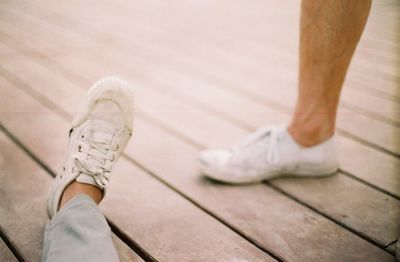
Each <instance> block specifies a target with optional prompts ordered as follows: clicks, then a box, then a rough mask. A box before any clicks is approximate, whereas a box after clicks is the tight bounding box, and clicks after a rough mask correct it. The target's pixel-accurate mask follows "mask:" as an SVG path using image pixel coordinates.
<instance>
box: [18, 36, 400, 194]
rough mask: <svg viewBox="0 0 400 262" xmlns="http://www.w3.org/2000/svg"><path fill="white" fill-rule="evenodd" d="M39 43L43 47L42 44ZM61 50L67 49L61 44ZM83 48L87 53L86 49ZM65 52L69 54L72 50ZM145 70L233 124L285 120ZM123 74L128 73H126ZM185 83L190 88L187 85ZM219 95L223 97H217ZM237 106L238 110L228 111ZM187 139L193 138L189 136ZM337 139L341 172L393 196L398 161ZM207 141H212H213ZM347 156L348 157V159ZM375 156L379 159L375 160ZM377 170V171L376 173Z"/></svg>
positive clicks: (163, 72)
mask: <svg viewBox="0 0 400 262" xmlns="http://www.w3.org/2000/svg"><path fill="white" fill-rule="evenodd" d="M23 36H25V37H26V35H21V34H18V37H19V38H23ZM68 36H69V39H70V42H71V41H72V42H73V43H74V44H75V45H78V46H79V45H81V46H86V45H88V46H90V49H93V46H96V45H95V44H93V45H90V44H86V43H84V42H83V43H82V42H79V41H77V40H75V38H73V37H72V36H70V35H68ZM43 38H45V36H43ZM28 39H29V38H28ZM27 42H34V43H36V44H38V46H35V47H34V48H36V49H37V50H40V49H46V50H49V49H50V47H49V46H48V45H46V44H45V43H48V42H49V41H44V42H40V39H36V40H35V41H33V40H27ZM14 44H16V43H14ZM43 44H44V46H45V48H44V47H43ZM70 44H71V43H70ZM56 48H57V50H60V49H61V50H62V49H63V45H62V44H59V45H57V47H56ZM64 49H67V48H66V47H64ZM85 51H86V52H87V50H86V49H85ZM66 52H67V53H69V52H72V51H66ZM74 52H76V51H74ZM113 56H115V55H113ZM128 57H129V56H128ZM63 59H67V60H68V59H72V60H76V59H77V58H74V57H67V58H63ZM92 59H95V56H93V58H92ZM129 60H130V62H131V63H130V64H129V65H127V67H129V68H130V67H132V64H136V63H137V64H138V66H137V68H146V67H145V65H142V64H141V61H140V60H139V61H137V59H136V60H134V59H133V58H130V59H129ZM69 63H70V62H69ZM75 63H76V64H77V65H71V66H70V67H71V68H75V67H76V66H79V64H82V65H81V67H82V68H83V69H82V70H85V68H87V67H93V66H92V65H90V64H88V62H87V61H86V62H85V61H82V59H80V60H79V61H75ZM105 63H106V62H105ZM120 69H121V68H120ZM135 69H136V67H135ZM125 71H126V70H125ZM146 71H148V72H154V73H153V74H151V75H150V76H151V77H152V79H154V78H159V79H160V81H163V83H162V84H156V85H152V87H155V88H157V87H158V88H159V89H160V91H163V90H165V88H166V87H168V91H173V92H174V95H180V97H182V99H184V100H188V98H189V99H190V100H192V103H193V102H195V103H196V104H197V105H199V104H200V105H203V107H207V108H209V109H211V110H212V111H213V113H214V114H215V113H216V112H217V113H218V112H219V113H221V112H222V113H223V114H224V117H225V118H227V115H228V118H230V119H232V120H233V122H234V123H240V124H241V125H243V126H245V127H248V128H249V129H254V128H256V127H258V126H260V125H263V124H264V123H266V122H270V123H274V122H275V123H277V122H278V123H279V122H280V121H285V122H287V121H288V116H287V115H285V114H282V113H280V112H275V111H274V110H272V109H270V108H268V107H267V106H265V105H262V104H259V103H254V101H252V100H251V99H247V98H246V97H243V96H237V95H235V94H231V93H230V92H226V91H225V90H223V89H219V87H218V86H216V85H212V84H209V83H207V82H204V81H199V80H195V79H192V78H188V77H186V76H184V75H182V74H179V73H176V72H174V71H171V70H167V69H158V68H157V70H154V69H148V70H146ZM89 73H90V72H89ZM127 74H130V73H129V72H128V73H127ZM136 76H137V74H136ZM88 78H90V79H93V80H94V79H95V76H89V77H88ZM142 78H143V77H142ZM188 86H190V87H192V88H187V87H188ZM175 91H176V92H175ZM182 95H183V96H182ZM222 97H223V99H220V98H222ZM144 98H147V100H148V99H151V96H144ZM239 105H240V108H241V110H239V111H238V110H232V109H233V108H236V107H237V106H239ZM191 139H192V140H193V137H192V138H191ZM339 140H340V141H339V142H340V143H339V144H340V146H341V148H344V149H343V150H339V152H340V154H339V156H340V158H341V166H342V168H343V169H344V170H345V171H347V172H350V173H352V174H355V175H356V176H358V177H360V178H362V179H364V180H366V181H369V182H370V183H372V184H374V185H376V186H378V187H380V188H383V189H384V190H387V191H389V192H391V193H392V194H395V195H397V196H399V195H400V191H399V190H400V186H399V184H398V183H397V181H399V180H398V174H399V173H400V166H399V165H400V162H399V161H398V160H397V159H396V158H394V157H391V156H387V155H385V154H382V153H380V152H378V151H376V150H373V149H370V148H368V147H367V146H364V145H362V144H358V143H354V142H353V141H351V140H350V139H347V138H345V137H339ZM208 142H213V140H211V141H208ZM221 144H222V143H221ZM226 144H228V143H226ZM226 144H225V145H226ZM206 146H216V144H215V143H214V144H213V143H209V144H206ZM348 156H352V157H351V158H349V157H348ZM378 159H379V161H377V160H378ZM381 163H385V165H381ZM378 170H379V172H377V171H378ZM382 174H384V175H382Z"/></svg>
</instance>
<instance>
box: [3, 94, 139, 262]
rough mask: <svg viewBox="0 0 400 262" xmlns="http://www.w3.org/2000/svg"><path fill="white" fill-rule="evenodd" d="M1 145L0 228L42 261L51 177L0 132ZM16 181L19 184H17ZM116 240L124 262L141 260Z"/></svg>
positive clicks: (30, 256)
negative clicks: (47, 196)
mask: <svg viewBox="0 0 400 262" xmlns="http://www.w3.org/2000/svg"><path fill="white" fill-rule="evenodd" d="M1 93H2V94H3V92H1ZM1 109H2V110H1V111H2V113H4V109H3V108H1ZM0 145H1V148H2V150H1V152H0V159H1V164H0V173H1V176H0V179H1V180H0V185H1V190H0V196H1V199H2V201H1V203H0V210H1V212H0V221H1V222H0V223H1V226H2V228H3V230H5V234H6V235H7V236H8V237H9V238H10V240H11V241H12V242H13V243H14V244H15V245H16V246H17V248H18V250H19V251H20V252H21V255H22V256H23V257H24V259H25V260H27V261H28V260H29V261H31V260H32V261H39V260H40V258H41V249H42V241H43V229H44V225H45V223H46V222H47V221H48V218H47V214H46V211H45V203H46V194H47V191H48V187H49V185H50V182H51V178H50V176H49V175H48V174H47V173H46V172H45V171H44V170H43V169H41V168H40V167H39V166H38V165H36V164H35V163H34V162H33V161H32V159H30V158H29V157H28V156H27V155H26V154H24V153H23V152H22V151H21V150H20V149H19V148H17V146H16V145H15V144H13V143H12V142H11V141H10V140H9V139H8V138H7V137H6V136H5V135H4V133H3V132H0ZM15 181H19V183H18V185H16V183H15ZM113 239H114V242H115V243H116V247H117V250H118V253H119V255H120V258H121V261H142V260H141V259H140V257H138V256H137V255H136V254H135V253H134V252H133V251H132V250H130V249H129V248H128V247H126V246H125V245H124V244H122V243H121V240H118V238H117V237H115V236H114V238H113ZM1 253H2V252H0V254H1ZM1 261H7V260H1Z"/></svg>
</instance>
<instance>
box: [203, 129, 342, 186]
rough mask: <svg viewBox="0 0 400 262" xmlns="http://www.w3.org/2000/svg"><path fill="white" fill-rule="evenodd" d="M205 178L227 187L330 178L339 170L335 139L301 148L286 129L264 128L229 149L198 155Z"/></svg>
mask: <svg viewBox="0 0 400 262" xmlns="http://www.w3.org/2000/svg"><path fill="white" fill-rule="evenodd" d="M199 163H200V169H201V171H202V172H203V173H204V175H206V176H208V177H209V178H212V179H214V180H218V181H221V182H226V183H236V184H240V183H254V182H261V181H263V180H267V179H271V178H275V177H280V176H289V175H290V176H299V177H307V176H311V177H312V176H327V175H331V174H334V173H335V172H336V171H337V169H338V164H337V158H336V150H335V138H334V137H332V138H330V139H328V140H327V141H325V142H323V143H321V144H319V145H316V146H313V147H302V146H300V145H299V144H297V143H296V141H294V140H293V138H292V137H291V136H290V135H289V133H288V132H287V131H286V127H275V126H267V127H262V128H260V129H259V130H257V131H256V132H254V133H253V134H250V135H249V136H248V137H246V138H245V139H243V141H242V142H240V143H239V144H237V145H236V146H234V147H232V148H229V149H209V150H204V151H202V152H201V153H200V155H199Z"/></svg>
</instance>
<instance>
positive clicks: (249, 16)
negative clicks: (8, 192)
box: [0, 0, 400, 261]
mask: <svg viewBox="0 0 400 262" xmlns="http://www.w3.org/2000/svg"><path fill="white" fill-rule="evenodd" d="M389 6H390V8H389ZM0 7H1V8H0V59H1V61H2V63H1V64H0V75H1V77H2V78H1V79H2V83H4V85H6V86H8V87H9V88H11V89H15V88H18V89H20V90H21V91H23V92H22V93H21V91H16V90H11V91H9V90H7V92H6V93H7V94H8V96H13V97H18V98H20V99H17V103H16V104H15V103H11V101H6V100H4V103H0V104H2V105H1V106H0V109H3V108H5V109H7V110H9V111H7V112H6V113H5V114H4V115H2V116H1V118H0V121H1V122H4V124H5V125H7V127H8V128H9V129H10V130H11V132H12V133H13V134H15V136H17V137H18V139H21V141H24V144H25V145H26V146H27V147H28V148H30V149H31V150H32V152H34V154H35V155H37V156H38V158H39V159H41V161H43V162H44V163H46V164H47V165H48V166H50V167H51V168H52V169H57V167H58V166H59V164H60V161H61V159H62V156H63V154H64V153H65V151H63V150H65V144H64V143H66V141H64V140H63V139H62V138H61V135H60V134H61V133H60V132H65V130H67V126H68V121H66V119H70V116H71V114H72V113H73V112H74V110H76V109H75V108H76V104H77V101H78V100H79V98H80V97H81V96H82V94H83V93H84V90H85V89H86V88H87V87H88V86H89V85H90V84H91V83H92V82H93V81H95V80H96V79H97V78H99V77H102V76H104V75H109V74H117V75H120V76H123V77H125V78H126V79H128V80H129V81H130V82H131V83H132V84H133V85H134V87H135V91H136V96H137V107H138V113H137V120H136V123H137V125H136V133H135V136H134V142H133V143H131V144H130V145H129V146H128V148H127V151H126V156H127V158H126V159H124V160H122V161H121V164H119V165H118V168H117V170H118V171H117V173H118V176H115V177H116V178H115V180H114V182H113V183H114V189H113V190H114V191H113V190H111V192H115V193H111V194H110V195H109V197H108V198H107V199H106V201H105V202H104V204H103V209H104V211H105V212H106V214H107V216H108V217H109V218H110V219H111V220H112V221H113V222H114V223H115V224H116V225H117V226H118V227H119V228H121V229H122V230H123V231H124V232H125V233H126V234H127V235H128V236H129V237H130V238H132V239H133V240H134V241H136V242H137V243H139V245H141V247H143V248H144V249H145V250H146V251H148V252H149V253H150V254H151V255H153V256H155V257H156V258H160V259H161V260H171V259H172V258H173V259H174V260H177V259H178V260H187V259H190V258H193V257H195V256H197V254H199V253H200V250H201V249H204V248H205V247H206V248H207V249H208V250H209V249H211V250H212V251H213V253H211V254H208V255H209V256H208V257H207V255H206V254H201V255H203V258H204V259H206V258H209V257H215V256H216V255H217V254H218V253H219V252H222V253H223V254H224V256H225V258H233V257H235V258H240V257H238V254H239V253H240V254H241V255H243V257H242V258H244V259H246V258H250V257H254V259H261V258H262V257H267V255H266V254H263V253H262V252H261V251H260V250H257V249H256V248H255V246H258V247H259V248H260V249H262V250H264V251H267V252H269V253H273V254H275V255H276V256H277V257H278V258H281V259H284V260H290V261H313V260H315V261H320V260H323V261H327V260H336V259H337V258H338V257H341V258H342V260H351V261H354V260H365V259H374V260H385V259H388V260H392V259H393V257H392V256H390V255H388V253H385V251H384V250H385V248H386V247H387V245H389V244H390V243H393V241H395V240H396V239H397V238H398V237H399V235H400V224H399V223H398V221H399V219H398V218H399V217H400V214H399V213H400V204H399V198H400V177H399V175H400V159H399V154H400V138H399V137H400V136H399V134H400V129H399V128H400V120H399V116H400V114H399V113H400V106H399V105H400V91H399V83H400V78H399V75H400V74H399V72H400V71H399V68H400V66H399V64H400V59H399V57H398V56H397V55H396V54H399V51H400V47H399V45H398V41H397V40H398V39H399V34H398V32H397V31H396V30H395V28H396V26H397V25H398V22H396V21H397V20H396V19H397V18H399V12H397V13H396V12H394V11H393V10H399V9H400V5H399V2H398V1H389V0H385V1H381V2H376V1H375V2H374V6H373V9H372V13H371V17H370V20H369V22H368V25H367V29H366V32H365V34H364V36H363V38H362V40H361V42H360V45H359V47H358V49H357V52H356V55H355V58H354V60H353V63H352V66H351V68H350V71H349V74H348V78H347V81H346V83H345V89H344V92H343V96H342V101H341V106H340V110H339V130H340V132H339V136H338V140H339V158H340V168H341V172H339V173H338V174H337V175H336V176H333V177H330V178H326V179H301V180H298V179H278V180H274V181H272V182H271V184H270V185H267V184H262V185H257V186H246V187H229V186H224V185H220V184H215V183H211V182H210V181H208V180H206V179H203V178H202V177H201V174H199V173H198V169H197V166H196V164H197V163H196V162H197V160H196V155H197V152H198V150H199V149H202V148H205V147H215V146H226V145H229V144H231V143H233V142H235V141H237V140H238V139H239V138H240V137H241V136H243V135H244V134H246V133H248V132H249V131H251V130H253V129H255V128H257V127H259V126H261V125H264V124H266V123H284V122H287V121H288V120H289V117H290V113H291V111H292V109H293V105H294V101H295V97H296V63H297V55H296V52H297V41H294V39H297V37H298V31H297V29H298V14H299V13H298V11H299V8H298V5H297V4H293V3H292V2H289V1H256V2H254V3H253V4H252V5H248V4H245V3H244V1H238V2H237V3H234V4H232V3H228V2H227V1H221V2H218V3H214V2H204V3H203V4H202V5H198V4H195V3H182V2H178V1H171V2H168V4H166V3H159V2H157V3H156V2H155V1H152V2H151V3H150V2H134V3H133V2H129V1H122V0H118V1H113V4H110V3H107V2H98V1H85V2H81V1H76V0H73V1H68V2H61V3H59V2H57V3H56V2H52V1H48V0H40V1H36V2H28V1H18V2H17V1H9V0H6V1H2V2H1V3H0ZM89 7H90V8H89ZM256 7H257V8H256ZM165 9H167V10H168V12H165ZM193 10H196V12H195V13H196V14H199V15H188V14H191V13H192V12H194V11H193ZM277 10H279V12H278V11H277ZM150 18H151V19H150ZM183 21H184V22H183ZM282 21H285V22H284V23H282ZM399 21H400V20H399ZM278 27H279V30H277V28H278ZM221 31H223V32H224V34H221V33H220V32H221ZM44 76H45V77H44ZM5 79H7V81H6V80H5ZM0 100H1V99H0ZM360 101H362V102H360ZM16 105H18V106H19V108H20V109H22V108H25V111H24V110H22V112H24V114H25V116H21V118H20V120H15V119H14V118H15V112H14V114H13V110H14V109H15V108H13V106H16ZM24 106H25V107H24ZM30 106H32V108H31V107H30ZM35 109H36V110H39V111H38V112H39V114H40V115H42V114H43V112H45V113H44V115H45V116H46V117H47V116H49V115H51V117H49V119H48V120H49V123H52V124H51V125H50V127H49V128H48V130H47V131H45V132H43V130H41V128H40V126H41V125H40V123H41V122H40V121H42V120H38V119H34V120H32V115H29V114H28V113H27V112H30V113H31V112H32V110H33V111H34V110H35ZM0 112H1V111H0ZM57 114H58V115H57ZM61 118H64V119H61ZM21 119H23V120H21ZM18 121H19V122H18ZM21 122H26V123H28V124H29V125H32V126H36V127H37V129H30V130H21V128H19V126H20V124H21ZM53 123H60V124H59V125H58V124H53ZM53 125H54V126H53ZM43 133H44V134H45V135H46V136H48V137H50V138H52V139H50V140H51V141H46V143H44V142H43V141H40V140H39V139H38V138H39V137H41V136H43ZM35 140H37V141H35ZM50 152H51V153H50ZM149 172H150V173H149ZM132 173H135V176H136V177H134V176H132ZM151 176H153V177H154V178H156V179H157V180H160V182H161V183H159V182H157V181H156V180H154V178H152V177H151ZM139 185H140V186H139ZM0 188H1V187H0ZM117 192H118V193H117ZM125 192H126V193H125ZM154 192H157V194H154ZM176 193H178V194H176ZM282 193H284V194H282ZM124 195H129V196H130V199H125V197H124ZM183 197H184V198H183ZM185 198H186V199H185ZM187 199H188V200H190V201H191V202H193V203H194V204H195V205H194V206H193V205H192V204H191V203H190V202H188V201H187ZM166 200H168V201H166ZM164 201H166V203H164ZM127 206H129V207H130V208H129V209H127V208H126V207H127ZM160 206H162V209H160ZM197 207H200V208H201V209H198V208H197ZM310 208H311V209H312V210H310ZM175 209H177V210H178V212H177V213H174V214H169V212H170V210H175ZM313 210H314V211H316V212H314V211H313ZM203 211H206V212H207V213H204V212H203ZM153 212H158V213H157V214H159V215H157V216H152V214H153ZM209 215H211V216H212V217H214V218H212V217H210V216H209ZM194 217H196V218H197V217H198V218H199V219H193V218H194ZM215 218H216V219H217V220H215ZM166 221H167V222H166ZM200 221H206V222H205V223H202V222H200ZM199 223H200V224H201V225H199ZM203 224H204V225H203ZM166 225H167V226H166ZM226 226H228V227H229V228H230V229H229V228H228V227H226ZM342 226H343V227H342ZM208 227H211V228H212V230H207V229H205V228H208ZM186 228H187V232H181V231H180V230H181V229H186ZM178 229H180V230H178ZM231 229H232V230H234V231H236V232H239V233H240V235H241V236H239V235H236V233H234V232H232V231H231ZM198 232H201V233H200V234H199V235H198V234H197V233H198ZM220 232H222V233H220ZM352 232H353V233H355V234H353V233H352ZM148 233H149V234H148ZM157 233H158V234H160V235H161V236H160V237H157V239H155V235H157ZM356 234H357V235H358V236H356ZM193 235H195V236H196V238H189V236H193ZM217 236H218V237H221V238H224V239H225V238H226V239H229V241H228V243H227V244H226V246H219V247H218V248H216V246H217V245H215V243H218V242H219V240H218V239H219V238H218V237H217ZM359 236H361V237H362V238H364V239H366V240H368V241H371V242H372V243H374V244H375V246H374V245H372V244H371V243H369V242H367V241H365V240H363V239H362V238H360V237H359ZM243 237H245V238H246V239H247V240H245V239H244V238H243ZM216 238H217V239H216ZM188 239H189V242H188ZM304 239H307V241H304ZM204 242H207V243H204ZM213 243H214V244H213ZM224 243H225V242H224ZM120 244H122V243H120ZM252 244H253V245H252ZM254 245H255V246H254ZM235 246H240V247H239V248H240V249H241V250H246V251H245V252H239V253H237V250H236V249H233V250H232V249H231V247H235ZM377 246H379V247H380V248H378V247H377ZM390 247H391V248H390ZM390 247H389V248H387V249H388V250H389V252H391V253H393V245H391V246H390ZM196 248H198V249H196Z"/></svg>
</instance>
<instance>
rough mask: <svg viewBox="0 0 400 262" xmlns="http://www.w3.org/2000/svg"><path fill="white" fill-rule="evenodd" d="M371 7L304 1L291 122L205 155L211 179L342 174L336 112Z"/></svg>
mask: <svg viewBox="0 0 400 262" xmlns="http://www.w3.org/2000/svg"><path fill="white" fill-rule="evenodd" d="M370 6H371V1H370V0H366V1H364V0H328V1H319V0H303V1H302V8H301V12H302V14H301V33H300V35H301V37H300V65H299V95H298V100H297V104H296V110H295V113H294V115H293V119H292V121H291V123H290V124H289V126H288V127H274V126H270V127H268V126H267V127H263V128H261V129H259V130H258V131H256V132H255V133H253V134H251V135H250V136H249V137H247V138H245V139H244V141H242V142H241V143H239V144H238V145H235V146H234V147H232V148H229V149H216V150H205V151H203V152H201V154H200V159H199V160H200V161H199V162H200V168H201V170H202V172H203V173H204V174H205V175H206V176H208V177H210V178H212V179H216V180H219V181H223V182H228V183H250V182H259V181H262V180H265V179H271V178H274V177H279V176H283V175H287V174H290V175H293V176H326V175H331V174H334V173H335V172H336V171H337V169H338V163H337V159H336V152H335V139H334V137H333V135H334V132H335V122H336V111H337V106H338V102H339V96H340V91H341V88H342V85H343V81H344V78H345V75H346V72H347V69H348V66H349V63H350V60H351V57H352V55H353V53H354V50H355V48H356V45H357V43H358V41H359V39H360V36H361V34H362V31H363V29H364V26H365V23H366V20H367V17H368V13H369V9H370Z"/></svg>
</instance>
